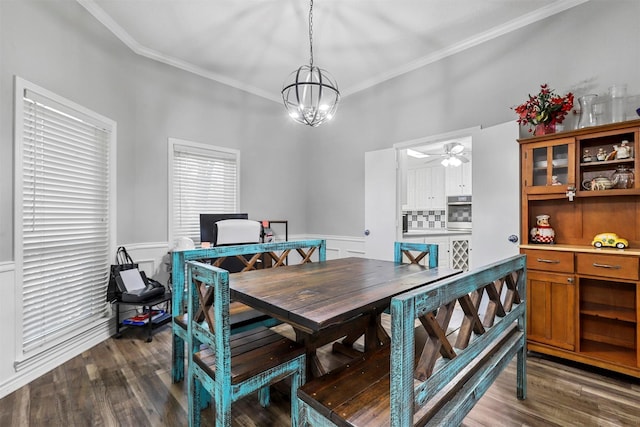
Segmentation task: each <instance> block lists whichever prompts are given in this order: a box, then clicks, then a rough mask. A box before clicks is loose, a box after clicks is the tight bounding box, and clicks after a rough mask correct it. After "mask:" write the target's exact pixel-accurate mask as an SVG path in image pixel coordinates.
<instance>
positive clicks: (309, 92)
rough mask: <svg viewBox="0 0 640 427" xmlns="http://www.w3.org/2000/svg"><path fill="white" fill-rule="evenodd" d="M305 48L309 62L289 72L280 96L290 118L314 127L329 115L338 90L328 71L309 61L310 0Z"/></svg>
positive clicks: (334, 105)
mask: <svg viewBox="0 0 640 427" xmlns="http://www.w3.org/2000/svg"><path fill="white" fill-rule="evenodd" d="M309 51H310V61H309V65H303V66H301V67H300V68H298V69H297V70H295V71H294V72H292V73H291V74H290V75H289V77H288V78H287V80H286V81H285V83H284V85H283V87H282V100H283V101H284V107H285V108H286V109H287V112H288V113H289V116H290V117H291V118H293V119H294V120H295V121H297V122H298V123H302V124H305V125H309V126H313V127H316V126H319V125H321V124H322V123H324V122H325V121H327V120H331V119H332V118H333V116H334V114H335V112H336V110H337V109H338V103H339V102H340V91H339V90H338V84H337V83H336V81H335V79H334V78H333V77H332V76H331V74H329V73H328V72H327V71H325V70H323V69H321V68H319V67H316V66H315V65H313V0H311V1H310V6H309Z"/></svg>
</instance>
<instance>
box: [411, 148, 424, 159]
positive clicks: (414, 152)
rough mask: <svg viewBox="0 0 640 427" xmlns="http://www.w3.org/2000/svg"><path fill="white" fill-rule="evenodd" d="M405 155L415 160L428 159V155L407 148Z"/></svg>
mask: <svg viewBox="0 0 640 427" xmlns="http://www.w3.org/2000/svg"><path fill="white" fill-rule="evenodd" d="M407 155H408V156H411V157H415V158H416V159H424V158H425V157H429V155H428V154H425V153H421V152H420V151H416V150H413V149H411V148H407Z"/></svg>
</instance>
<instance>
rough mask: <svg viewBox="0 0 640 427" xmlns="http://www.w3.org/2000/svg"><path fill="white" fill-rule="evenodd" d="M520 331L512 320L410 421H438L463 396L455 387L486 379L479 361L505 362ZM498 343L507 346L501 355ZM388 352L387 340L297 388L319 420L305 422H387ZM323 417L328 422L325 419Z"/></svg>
mask: <svg viewBox="0 0 640 427" xmlns="http://www.w3.org/2000/svg"><path fill="white" fill-rule="evenodd" d="M523 337H524V334H523V332H522V331H520V330H519V329H518V328H517V324H515V323H514V324H513V326H512V327H511V328H509V329H508V330H507V331H505V332H504V333H503V334H502V336H501V337H500V339H499V340H497V341H495V343H494V345H493V346H492V347H488V348H486V349H485V350H484V351H483V352H482V353H481V354H480V356H479V357H478V358H476V359H474V361H473V362H472V363H471V364H469V365H467V367H466V369H464V370H463V371H461V372H460V373H459V374H458V375H457V376H456V377H455V378H453V380H452V381H450V383H449V386H447V387H445V388H443V389H442V390H440V391H439V392H438V393H435V394H434V395H433V396H432V397H431V398H429V400H428V402H427V403H426V404H425V406H423V407H422V408H420V410H419V411H417V412H416V413H415V415H414V425H426V426H429V425H441V423H442V421H446V419H447V415H446V414H447V412H448V410H449V407H451V406H453V405H455V404H458V403H459V402H460V401H462V400H463V399H465V398H468V397H469V396H466V395H465V394H464V393H460V392H461V391H462V389H463V388H465V389H468V390H469V391H470V392H471V393H477V392H474V388H477V386H479V385H480V383H481V382H482V381H485V379H486V375H484V369H483V367H486V366H492V367H494V366H497V365H499V364H500V362H501V361H502V362H503V364H505V363H506V362H509V361H510V360H511V359H512V357H513V356H514V355H515V352H516V350H517V346H516V344H517V342H518V341H519V340H522V339H524V338H523ZM501 349H507V350H510V351H508V354H507V355H506V356H507V357H504V356H505V354H503V352H502V351H501ZM390 358H391V347H390V346H388V345H387V346H384V347H383V348H381V349H379V350H377V351H374V352H372V353H370V354H368V355H366V356H363V357H362V358H360V359H358V360H356V361H353V362H352V363H350V364H349V365H346V366H342V367H340V368H339V369H336V370H335V371H332V372H330V373H328V374H327V375H324V376H322V377H320V378H317V379H314V380H313V381H310V382H308V383H306V384H305V385H303V386H302V387H301V388H300V389H298V398H299V399H300V400H301V401H302V402H304V404H306V405H308V406H309V407H311V408H313V409H314V410H315V411H316V412H317V414H316V415H321V417H322V418H321V420H317V419H315V420H313V419H307V423H308V425H312V426H324V425H336V426H341V427H342V426H345V427H346V426H348V427H378V426H380V427H382V426H385V427H386V426H389V425H391V423H390V419H391V410H390V409H391V405H390V399H391V394H390V384H391V381H390ZM501 368H502V369H503V368H504V366H501ZM494 369H495V367H494ZM502 369H500V370H502ZM490 384H491V383H488V384H487V386H488V385H490ZM479 397H480V396H478V397H477V398H476V399H475V400H477V399H479ZM372 402H375V404H372ZM308 415H309V414H308ZM325 419H327V420H330V421H331V422H332V423H333V424H326V421H325Z"/></svg>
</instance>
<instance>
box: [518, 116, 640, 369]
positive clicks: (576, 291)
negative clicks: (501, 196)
mask: <svg viewBox="0 0 640 427" xmlns="http://www.w3.org/2000/svg"><path fill="white" fill-rule="evenodd" d="M623 140H626V141H628V145H629V147H630V150H629V157H624V156H620V157H624V158H616V155H615V154H611V153H612V152H613V151H614V150H615V147H618V148H619V147H621V144H622V141H623ZM518 142H519V143H520V162H521V163H520V167H521V236H522V242H523V244H522V245H521V247H520V248H521V249H520V251H521V253H524V254H526V255H527V276H528V277H527V342H528V349H529V350H530V351H534V352H539V353H544V354H548V355H552V356H557V357H561V358H565V359H569V360H573V361H576V362H581V363H585V364H589V365H592V366H596V367H599V368H604V369H608V370H611V371H615V372H620V373H623V374H627V375H631V376H634V377H640V345H639V342H640V180H639V179H638V178H640V162H638V161H637V160H636V159H637V156H639V155H640V120H634V121H627V122H623V123H613V124H607V125H602V126H594V127H589V128H583V129H578V130H574V131H568V132H562V133H557V134H551V135H543V136H536V137H531V138H527V139H520V140H518ZM585 150H588V153H589V154H590V156H591V157H592V159H591V161H585V160H589V159H588V158H587V159H585V156H584V154H585ZM619 151H622V150H619ZM598 152H601V153H603V152H604V153H605V155H606V157H605V160H597V158H596V155H597V153H598ZM620 166H624V167H628V168H629V169H630V170H631V171H633V172H634V174H635V177H636V180H635V183H634V184H633V185H632V186H631V188H622V189H620V188H608V187H609V182H608V181H607V180H602V178H601V179H600V182H602V181H605V183H606V185H604V184H602V185H594V186H593V187H594V188H593V189H588V188H590V183H591V182H595V181H597V180H596V178H598V177H606V178H611V177H612V175H613V174H614V172H616V170H617V169H618V167H620ZM539 215H549V217H550V218H549V222H550V225H551V226H552V227H553V229H554V230H555V243H554V244H544V243H531V235H530V230H531V229H532V228H533V227H535V226H536V218H537V217H538V216H539ZM605 232H611V233H616V234H617V235H618V236H619V237H622V238H624V239H626V240H628V243H629V246H628V247H627V248H625V249H617V248H604V247H603V248H600V249H598V248H595V247H594V246H593V245H592V244H591V242H592V241H593V238H594V236H595V235H597V234H600V233H605ZM525 243H526V244H525Z"/></svg>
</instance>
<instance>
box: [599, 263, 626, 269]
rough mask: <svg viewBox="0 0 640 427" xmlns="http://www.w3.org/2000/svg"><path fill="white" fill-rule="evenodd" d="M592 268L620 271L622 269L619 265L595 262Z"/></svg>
mask: <svg viewBox="0 0 640 427" xmlns="http://www.w3.org/2000/svg"><path fill="white" fill-rule="evenodd" d="M593 266H594V267H600V268H611V269H613V270H620V269H621V268H622V267H620V266H619V265H609V264H598V263H597V262H594V263H593Z"/></svg>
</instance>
